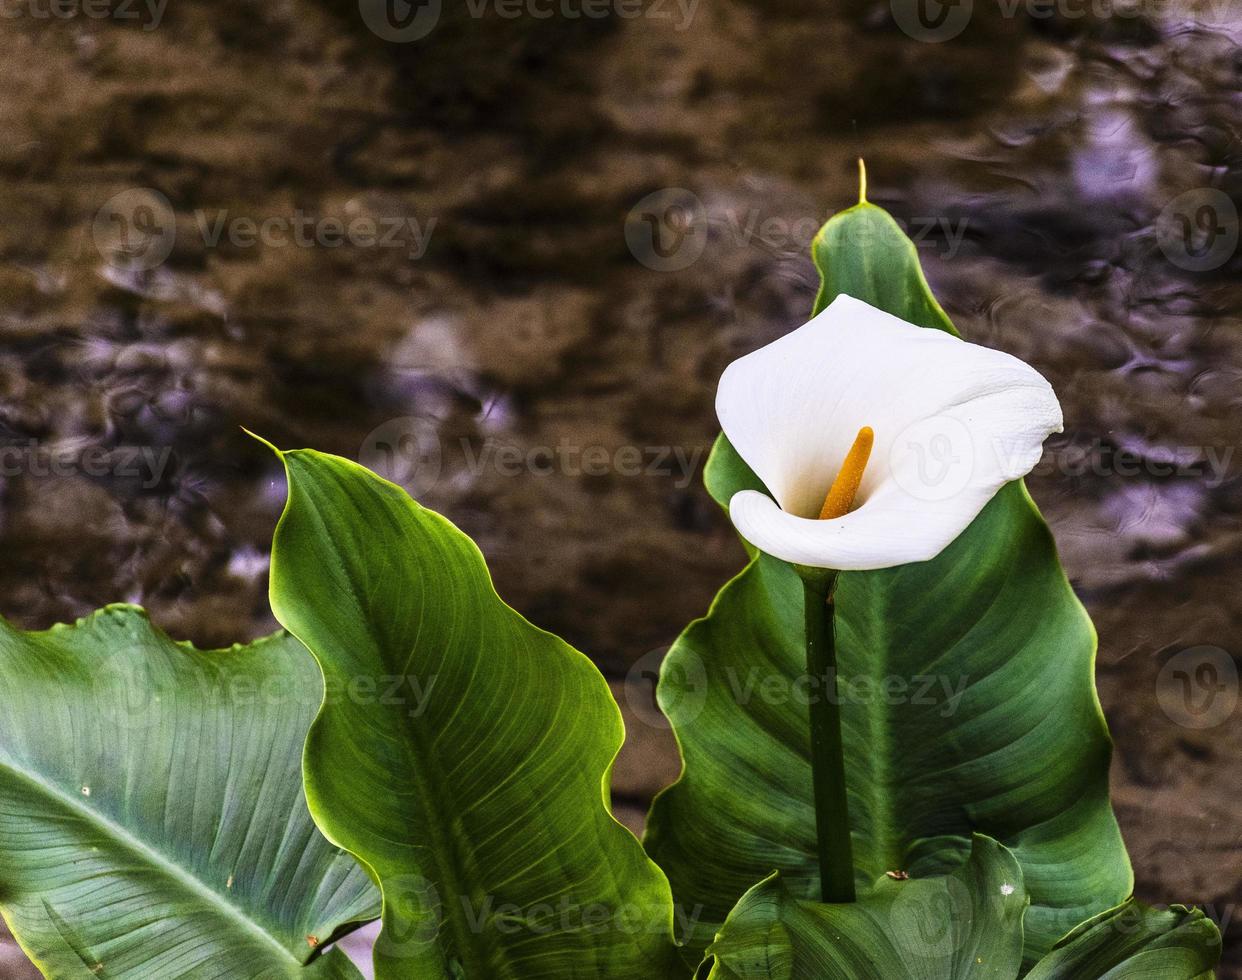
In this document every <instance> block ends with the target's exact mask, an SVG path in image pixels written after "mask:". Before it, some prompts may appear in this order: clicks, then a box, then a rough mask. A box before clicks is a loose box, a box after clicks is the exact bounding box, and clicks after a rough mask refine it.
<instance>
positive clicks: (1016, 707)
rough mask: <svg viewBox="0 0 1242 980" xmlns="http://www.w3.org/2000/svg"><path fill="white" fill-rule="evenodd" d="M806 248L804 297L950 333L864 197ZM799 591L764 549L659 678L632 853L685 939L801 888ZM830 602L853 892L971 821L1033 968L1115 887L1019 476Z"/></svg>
mask: <svg viewBox="0 0 1242 980" xmlns="http://www.w3.org/2000/svg"><path fill="white" fill-rule="evenodd" d="M860 229H861V230H860ZM816 260H817V263H818V264H819V266H820V270H821V273H822V275H823V277H824V284H825V286H824V289H823V290H822V291H821V294H820V297H819V300H818V301H817V310H818V308H822V306H823V305H825V304H826V303H827V302H829V301H831V299H833V298H834V297H835V296H836V295H837V293H838V292H839V291H841V290H842V289H843V288H846V287H848V288H849V289H850V291H851V293H852V294H853V295H855V296H856V297H857V298H859V299H862V300H865V301H867V302H869V303H871V304H872V305H874V306H878V307H880V308H882V309H886V310H888V311H889V312H892V313H895V314H897V315H900V316H903V317H907V318H912V319H913V320H914V322H917V323H920V324H921V325H923V326H926V327H932V328H939V329H952V326H951V324H949V323H948V321H947V319H945V318H944V314H943V312H941V311H940V308H939V306H938V305H936V303H935V301H934V299H932V298H931V296H930V294H929V293H927V290H926V286H925V284H924V283H923V279H922V274H921V272H919V271H918V269H917V263H916V261H915V259H914V252H913V248H912V246H910V243H909V242H908V240H907V239H906V238H905V236H904V235H902V233H901V231H900V229H898V228H897V226H896V225H895V223H894V222H893V221H892V219H891V218H889V217H888V216H887V215H886V214H884V212H882V211H880V210H879V209H878V208H875V207H872V206H871V205H868V204H862V205H859V206H858V207H856V208H852V209H851V210H850V211H848V212H845V213H844V214H842V215H839V216H837V217H836V218H834V219H832V220H831V221H830V222H829V223H828V225H827V227H826V228H825V230H824V231H823V232H821V234H820V236H819V238H818V239H817V242H816ZM912 263H913V267H912ZM707 481H708V488H709V490H710V492H711V493H712V495H713V496H714V497H715V498H716V500H718V501H719V502H720V503H721V504H722V505H727V503H728V501H729V499H730V498H731V497H732V495H733V494H734V493H735V492H736V491H737V490H739V489H743V488H752V489H763V488H762V485H761V484H760V483H759V481H758V479H757V478H756V477H755V474H754V473H753V472H751V471H750V469H749V468H748V467H747V466H746V465H745V463H744V462H742V460H741V459H740V458H738V456H737V454H736V453H735V452H734V451H733V449H732V447H731V446H730V445H729V444H728V442H727V441H726V440H724V438H723V437H721V439H720V441H719V442H718V443H717V446H716V449H715V451H714V452H713V455H712V458H711V460H710V461H709V464H708V469H707ZM802 601H803V599H802V584H801V581H800V580H799V579H798V577H797V576H796V575H795V574H794V572H793V570H792V569H791V568H789V567H788V566H786V565H784V564H783V563H781V562H778V561H776V560H774V559H771V558H769V557H768V556H764V555H759V556H757V557H755V558H753V559H752V562H751V564H750V565H749V566H748V567H747V568H746V569H745V570H744V571H743V572H742V573H741V574H740V575H738V576H737V578H735V579H734V580H733V581H732V582H730V583H729V584H728V585H726V586H725V588H724V590H723V591H722V592H721V593H720V595H719V596H718V597H717V599H716V601H715V603H714V605H713V606H712V609H711V611H710V612H709V613H708V615H707V617H706V618H704V619H702V620H699V621H697V622H695V623H694V624H692V625H691V626H690V627H689V628H688V629H687V630H686V632H685V633H684V634H683V635H682V636H681V638H680V639H679V640H678V641H677V643H676V644H675V645H674V647H673V649H672V650H671V651H670V653H669V655H668V657H667V659H666V662H665V666H664V669H663V671H662V676H661V680H660V685H659V699H660V703H661V705H662V707H663V708H664V710H665V713H666V714H667V715H668V716H669V719H670V721H671V723H672V726H673V728H674V731H675V733H676V734H677V737H678V741H679V743H680V745H681V750H682V756H683V760H684V771H683V775H682V777H681V779H680V781H679V782H678V783H677V784H676V785H674V786H673V787H671V788H670V789H669V790H667V791H666V792H665V793H664V794H662V795H661V796H660V797H659V798H658V799H657V800H656V802H655V804H654V805H653V808H652V812H651V818H650V821H649V825H648V827H649V829H648V839H647V848H648V851H649V853H650V854H651V855H652V856H653V857H654V858H655V859H656V861H657V862H658V863H659V864H660V865H661V866H662V867H663V868H664V870H665V871H666V872H667V874H668V876H669V878H670V880H671V882H672V885H673V893H674V896H675V898H676V900H677V902H678V903H679V904H684V905H690V906H693V905H696V904H702V906H703V907H704V910H705V911H704V915H703V916H702V918H701V919H700V923H699V928H698V930H697V932H696V935H695V937H694V943H693V944H692V946H693V947H694V948H696V949H702V948H703V947H705V946H706V945H707V943H708V942H709V941H710V940H711V938H712V934H713V932H714V930H715V929H716V928H717V927H718V926H719V924H720V923H721V922H722V921H723V919H724V917H725V915H726V914H727V913H728V911H729V909H730V908H732V906H733V904H734V902H735V901H736V900H737V899H738V898H739V897H740V896H741V895H742V893H743V892H744V891H746V889H747V888H749V887H750V886H751V885H753V884H754V883H755V882H757V881H760V880H761V879H763V878H765V877H766V876H767V875H769V874H770V873H771V872H772V871H773V870H779V871H780V872H781V874H782V880H783V881H784V882H785V884H786V886H787V887H789V888H790V889H792V890H793V891H794V893H795V894H800V895H802V896H804V897H806V896H810V895H812V894H813V891H812V886H813V884H814V883H815V880H816V879H815V875H816V873H817V872H816V858H815V853H816V852H815V824H814V814H813V810H812V802H811V770H810V764H809V749H808V740H807V706H806V704H807V697H806V695H807V691H808V688H807V683H806V679H805V677H804V675H805V670H806V668H805V649H804V646H803V642H804V641H803V619H802ZM836 611H837V657H838V663H839V666H840V673H841V683H842V690H843V705H842V714H843V727H844V738H845V744H846V782H847V785H848V796H849V802H850V811H851V812H850V817H851V830H852V836H853V841H854V856H855V864H856V870H857V879H858V885H859V887H860V888H861V889H864V890H865V889H867V888H869V887H870V885H871V883H872V882H874V881H875V880H876V879H877V877H878V876H880V875H882V874H883V873H884V872H886V871H890V870H905V871H909V872H911V873H914V874H916V875H918V876H924V875H929V874H934V873H937V872H945V871H948V870H951V869H952V868H953V867H955V866H956V865H957V864H958V863H960V862H961V861H962V860H963V859H964V857H965V855H966V851H967V849H968V846H969V841H970V837H971V834H972V833H973V832H976V831H977V832H981V833H986V834H989V835H991V836H993V837H995V838H997V839H999V840H1000V841H1001V842H1002V843H1004V844H1005V845H1006V846H1008V847H1009V848H1011V849H1012V850H1013V852H1014V854H1015V855H1016V857H1017V859H1018V860H1019V861H1020V862H1021V864H1022V866H1023V870H1024V874H1025V879H1026V885H1027V888H1028V891H1029V893H1030V895H1031V899H1032V903H1033V905H1032V908H1031V910H1030V912H1029V913H1028V915H1027V917H1026V939H1027V951H1026V955H1027V959H1028V962H1029V961H1031V960H1033V959H1034V958H1035V957H1036V956H1037V955H1039V954H1041V953H1043V952H1045V951H1046V950H1047V949H1048V948H1049V947H1050V946H1051V945H1052V943H1053V942H1054V941H1055V940H1056V939H1057V938H1058V937H1060V936H1061V935H1063V934H1064V933H1066V932H1068V931H1069V930H1070V929H1071V928H1073V927H1074V926H1075V925H1076V924H1077V923H1078V922H1079V921H1081V920H1082V919H1084V918H1086V917H1087V916H1090V915H1093V914H1095V913H1098V912H1100V911H1103V910H1104V909H1107V908H1110V907H1112V906H1115V905H1117V904H1118V903H1120V902H1121V901H1122V900H1124V899H1125V898H1126V897H1127V896H1128V895H1129V893H1130V888H1131V886H1132V876H1131V872H1130V866H1129V861H1128V858H1127V856H1126V853H1125V848H1124V845H1123V843H1122V840H1121V836H1120V833H1119V831H1118V828H1117V824H1116V820H1115V818H1114V816H1113V813H1112V809H1111V807H1110V805H1109V800H1108V765H1109V759H1110V755H1111V743H1110V741H1109V738H1108V733H1107V729H1106V727H1105V724H1104V719H1103V715H1102V713H1101V711H1100V706H1099V703H1098V700H1097V698H1096V694H1095V688H1094V683H1093V669H1094V658H1095V633H1094V630H1093V629H1092V627H1091V623H1090V621H1089V620H1088V618H1087V615H1086V612H1085V611H1084V610H1083V608H1082V606H1081V604H1080V603H1079V602H1078V600H1077V599H1076V598H1075V596H1074V594H1073V591H1072V590H1071V589H1070V586H1069V583H1068V582H1067V581H1066V578H1065V575H1064V573H1063V572H1062V570H1061V566H1060V564H1059V562H1058V560H1057V556H1056V550H1055V547H1054V544H1053V541H1052V536H1051V534H1050V533H1049V531H1048V528H1047V527H1046V525H1045V524H1044V522H1043V519H1042V518H1041V517H1040V515H1039V512H1038V511H1037V509H1036V508H1035V505H1034V504H1033V503H1032V501H1031V499H1030V497H1029V496H1028V495H1027V493H1026V491H1025V489H1024V487H1023V486H1022V485H1021V483H1014V484H1010V485H1009V486H1007V487H1005V488H1004V489H1002V491H1001V492H1000V493H999V494H998V495H997V496H996V497H995V498H994V499H993V500H992V501H991V503H990V504H989V505H988V506H987V507H986V508H985V509H984V510H983V512H982V513H981V514H980V515H979V517H978V518H977V519H976V520H975V521H974V523H973V524H972V525H971V526H970V528H968V529H967V531H965V532H964V533H963V534H962V535H961V536H960V537H959V538H958V539H957V540H956V541H955V542H954V543H953V544H952V545H950V547H949V548H947V549H946V550H945V551H944V552H943V553H941V554H940V555H939V556H938V557H937V558H935V559H933V560H932V561H929V562H923V563H919V564H914V565H907V566H904V567H900V568H895V569H886V570H882V571H873V572H845V573H843V574H842V575H841V576H840V578H839V580H838V585H837V592H836ZM704 679H705V681H704ZM691 684H694V685H697V687H695V688H694V689H690V686H689V685H691ZM811 693H812V695H813V694H814V691H813V690H812V691H811Z"/></svg>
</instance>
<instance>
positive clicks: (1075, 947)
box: [1027, 899, 1221, 980]
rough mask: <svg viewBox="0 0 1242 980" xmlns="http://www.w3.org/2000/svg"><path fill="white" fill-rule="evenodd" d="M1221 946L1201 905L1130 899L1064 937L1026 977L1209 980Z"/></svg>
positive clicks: (1051, 979)
mask: <svg viewBox="0 0 1242 980" xmlns="http://www.w3.org/2000/svg"><path fill="white" fill-rule="evenodd" d="M1220 949H1221V939H1220V930H1219V929H1217V928H1216V923H1214V922H1213V921H1212V920H1211V919H1209V918H1208V917H1207V916H1206V915H1204V914H1203V913H1202V912H1200V911H1199V910H1198V909H1188V908H1186V907H1184V906H1182V905H1171V906H1170V907H1169V908H1167V909H1154V908H1151V907H1149V906H1147V905H1144V904H1142V903H1141V902H1138V901H1135V900H1134V899H1131V900H1130V901H1128V902H1126V903H1125V904H1124V905H1120V906H1118V907H1117V908H1114V909H1109V910H1108V911H1106V912H1101V913H1100V914H1099V915H1098V916H1095V917H1094V918H1092V919H1091V920H1089V921H1087V922H1084V923H1083V924H1082V925H1080V926H1079V927H1078V928H1077V929H1075V930H1074V931H1073V932H1071V933H1070V934H1069V935H1068V936H1066V937H1065V938H1064V939H1062V940H1061V941H1060V942H1059V943H1057V945H1056V948H1055V949H1053V951H1052V952H1051V953H1049V954H1048V955H1047V956H1046V957H1045V958H1044V959H1042V960H1040V961H1039V963H1037V964H1036V966H1035V969H1034V970H1032V971H1031V972H1030V973H1029V974H1028V975H1027V980H1084V978H1087V977H1097V978H1099V980H1204V978H1210V977H1211V976H1212V975H1213V973H1212V971H1213V969H1214V967H1215V966H1216V964H1217V963H1218V962H1219V961H1220Z"/></svg>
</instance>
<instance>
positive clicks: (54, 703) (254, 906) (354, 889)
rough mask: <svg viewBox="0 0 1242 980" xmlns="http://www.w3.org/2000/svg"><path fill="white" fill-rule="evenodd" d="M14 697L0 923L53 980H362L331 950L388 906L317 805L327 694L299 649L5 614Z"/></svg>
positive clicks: (0, 716) (106, 619)
mask: <svg viewBox="0 0 1242 980" xmlns="http://www.w3.org/2000/svg"><path fill="white" fill-rule="evenodd" d="M0 688H2V689H3V690H4V691H5V692H6V696H5V710H4V711H3V712H0V911H2V912H3V914H4V918H5V919H6V921H7V922H8V924H9V926H10V928H11V929H12V931H13V934H14V935H15V936H16V937H17V939H18V941H19V942H20V943H21V945H22V947H23V948H24V949H25V950H26V952H27V953H28V955H29V956H30V957H31V959H33V960H34V962H35V963H36V965H37V966H39V968H40V969H41V970H42V971H43V972H44V974H45V975H46V976H49V977H52V978H57V980H59V978H79V977H91V976H94V977H106V978H108V980H151V978H155V977H159V978H164V977H170V978H171V977H182V976H186V977H188V976H193V977H241V976H245V977H263V978H278V977H302V976H305V977H316V978H355V977H357V976H358V974H357V972H356V971H355V970H354V968H353V966H352V965H351V964H350V963H349V961H348V960H347V959H346V958H345V956H344V954H343V953H341V952H339V951H337V950H332V951H331V952H329V953H328V954H327V955H323V956H321V955H319V953H320V952H321V948H322V947H323V946H324V945H325V944H326V943H328V942H329V941H331V940H332V939H333V938H334V937H336V936H337V935H338V934H340V933H341V931H342V930H345V929H347V928H348V927H349V926H350V925H351V924H356V923H358V922H360V921H363V920H366V919H370V918H375V917H376V916H377V915H378V911H379V910H378V894H377V892H376V890H375V888H374V886H372V884H371V883H370V881H369V880H368V878H367V876H366V874H365V873H364V872H363V870H362V869H361V868H360V867H359V866H358V864H357V862H355V861H354V860H353V858H351V857H350V856H349V855H347V854H345V853H343V852H342V851H340V850H338V849H337V848H335V847H333V846H331V845H330V844H329V843H328V842H327V841H326V840H325V839H324V838H323V837H322V836H321V835H320V834H319V832H318V831H317V830H316V829H315V826H314V824H313V823H312V822H311V818H310V814H309V813H308V811H307V808H306V802H305V799H304V797H303V795H302V778H301V752H302V744H303V740H304V739H305V737H306V732H307V729H308V728H309V726H310V722H311V719H312V718H313V717H314V714H315V711H316V708H317V707H318V705H319V702H320V699H321V698H322V695H323V687H322V680H321V678H320V675H319V672H318V670H316V668H315V663H314V661H313V660H312V658H311V656H310V655H309V654H308V653H307V652H306V650H305V649H304V648H303V647H302V645H301V644H300V643H298V642H297V640H295V639H293V638H292V637H290V636H287V635H279V636H274V637H270V638H268V639H265V640H259V641H258V642H256V643H253V644H251V645H249V646H244V647H242V646H238V647H234V648H232V649H230V650H217V651H210V652H204V651H199V650H195V649H194V648H193V647H191V646H189V645H188V644H178V643H174V642H172V641H171V640H169V639H168V637H167V636H165V635H164V634H163V633H161V632H160V631H159V630H157V629H155V628H154V627H153V626H152V625H151V623H150V621H149V620H148V619H147V616H146V614H145V613H144V612H143V611H142V610H141V609H138V608H137V607H134V606H109V607H107V608H105V609H102V610H100V611H99V612H97V613H95V614H94V615H92V616H90V617H88V618H86V619H84V620H81V621H80V622H78V623H76V624H75V625H72V626H54V627H53V628H52V629H50V630H47V631H45V632H39V633H23V632H20V631H18V630H15V629H13V628H12V627H10V626H9V625H8V624H6V623H3V622H2V621H0ZM306 963H310V966H309V967H304V966H303V964H306Z"/></svg>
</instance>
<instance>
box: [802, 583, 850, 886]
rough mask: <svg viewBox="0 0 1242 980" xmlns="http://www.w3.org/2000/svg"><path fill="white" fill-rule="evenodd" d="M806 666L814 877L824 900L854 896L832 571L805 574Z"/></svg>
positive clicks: (834, 584)
mask: <svg viewBox="0 0 1242 980" xmlns="http://www.w3.org/2000/svg"><path fill="white" fill-rule="evenodd" d="M803 583H804V585H805V595H806V667H807V673H808V674H809V675H810V676H811V677H813V678H816V679H818V680H819V682H820V685H821V686H820V688H819V691H818V696H817V697H813V698H812V699H811V705H810V710H811V771H812V780H813V787H814V794H815V824H816V831H817V834H818V838H819V880H820V888H821V889H822V891H823V901H825V902H852V901H854V852H853V846H852V845H851V843H850V815H849V803H848V800H847V798H846V793H845V751H844V744H843V742H842V739H841V703H840V699H839V698H838V697H837V644H836V625H835V610H834V607H833V603H832V593H833V590H834V588H835V586H836V575H832V576H831V577H830V578H828V579H827V580H825V579H823V578H820V577H812V576H807V577H805V578H804V579H803Z"/></svg>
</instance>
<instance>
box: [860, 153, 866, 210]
mask: <svg viewBox="0 0 1242 980" xmlns="http://www.w3.org/2000/svg"><path fill="white" fill-rule="evenodd" d="M858 203H859V204H866V203H867V163H866V161H865V160H863V158H862V157H859V158H858Z"/></svg>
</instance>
